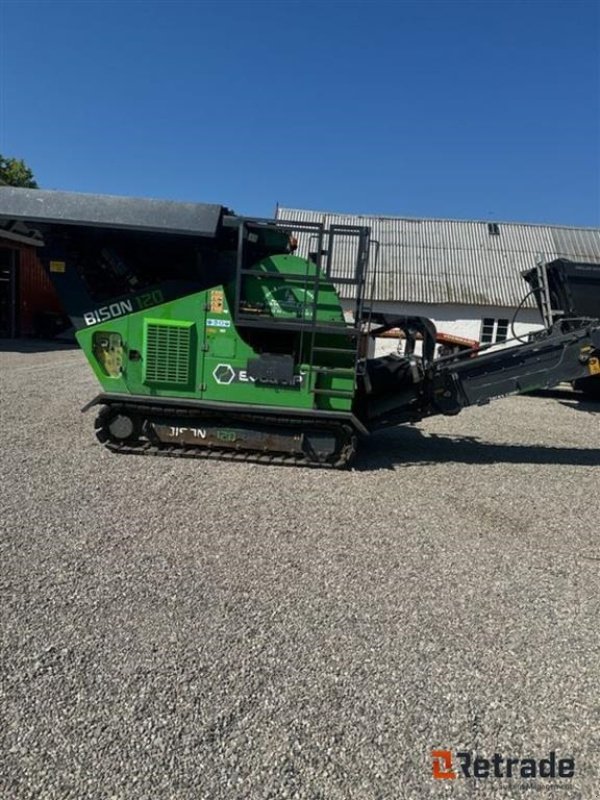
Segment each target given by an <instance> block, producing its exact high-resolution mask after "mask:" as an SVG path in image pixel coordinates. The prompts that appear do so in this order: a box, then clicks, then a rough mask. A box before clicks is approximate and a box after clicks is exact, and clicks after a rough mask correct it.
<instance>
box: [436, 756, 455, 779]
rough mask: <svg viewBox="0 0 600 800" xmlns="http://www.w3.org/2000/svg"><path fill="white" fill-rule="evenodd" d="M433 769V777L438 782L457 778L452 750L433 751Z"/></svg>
mask: <svg viewBox="0 0 600 800" xmlns="http://www.w3.org/2000/svg"><path fill="white" fill-rule="evenodd" d="M431 768H432V772H433V777H434V778H435V779H436V780H438V781H447V780H452V779H453V778H456V772H454V770H453V769H452V753H451V751H450V750H432V751H431Z"/></svg>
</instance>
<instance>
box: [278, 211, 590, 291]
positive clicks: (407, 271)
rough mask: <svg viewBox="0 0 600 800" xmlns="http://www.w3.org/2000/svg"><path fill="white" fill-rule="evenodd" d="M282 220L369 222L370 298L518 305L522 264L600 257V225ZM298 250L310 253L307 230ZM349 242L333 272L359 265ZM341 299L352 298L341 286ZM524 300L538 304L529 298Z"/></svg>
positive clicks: (286, 214)
mask: <svg viewBox="0 0 600 800" xmlns="http://www.w3.org/2000/svg"><path fill="white" fill-rule="evenodd" d="M277 218H278V219H281V220H284V219H285V220H292V221H306V222H322V223H323V224H324V225H325V226H326V227H328V226H329V225H331V224H344V225H368V226H369V227H370V228H371V236H372V238H373V239H374V240H376V241H378V242H379V259H378V265H377V272H376V275H375V288H374V294H373V299H374V300H379V301H392V302H393V301H408V302H414V303H465V304H468V305H495V306H507V307H511V306H512V307H516V306H517V305H518V304H519V303H520V302H521V300H522V299H523V297H524V296H525V294H526V293H527V285H526V284H525V282H524V280H523V278H522V277H521V272H522V271H523V270H526V269H529V268H531V267H533V266H535V264H536V263H537V262H538V261H540V260H542V261H553V260H554V259H555V258H559V257H564V258H570V259H573V260H576V261H584V262H595V263H600V228H566V227H560V226H555V225H527V224H523V223H514V222H498V223H495V224H497V226H498V231H499V234H498V235H493V234H490V232H489V230H488V222H487V221H467V220H443V219H410V218H403V217H377V216H362V215H350V214H332V213H329V212H323V211H309V210H303V209H295V208H279V209H278V211H277ZM298 238H299V245H300V247H299V250H300V253H301V254H302V255H306V254H307V253H308V250H309V249H310V248H309V243H308V237H307V236H306V235H304V236H303V235H302V234H300V235H299V237H298ZM353 255H354V247H353V246H352V244H351V242H350V240H348V241H347V242H346V241H345V240H340V241H339V242H338V243H337V245H336V253H335V258H334V274H336V275H349V274H351V271H352V270H353V268H354V258H353ZM339 289H340V294H341V296H342V297H349V296H351V294H350V292H351V289H350V290H349V289H348V287H347V286H343V285H342V286H340V287H339ZM525 305H526V306H530V307H533V306H534V305H535V303H534V301H533V298H530V299H529V300H528V301H527V302H526V303H525Z"/></svg>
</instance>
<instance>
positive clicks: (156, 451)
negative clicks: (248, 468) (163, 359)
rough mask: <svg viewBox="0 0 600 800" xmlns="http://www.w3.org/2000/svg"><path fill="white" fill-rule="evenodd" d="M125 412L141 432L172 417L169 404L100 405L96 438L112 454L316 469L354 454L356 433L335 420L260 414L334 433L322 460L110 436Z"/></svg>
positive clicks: (342, 463) (344, 463)
mask: <svg viewBox="0 0 600 800" xmlns="http://www.w3.org/2000/svg"><path fill="white" fill-rule="evenodd" d="M120 412H122V413H125V414H127V415H128V416H129V417H132V418H134V419H135V420H136V421H137V423H138V426H139V429H140V430H142V431H145V430H147V429H148V428H147V423H150V422H152V421H153V420H160V418H161V416H163V415H164V416H168V417H170V418H172V417H173V416H174V409H173V408H172V407H165V408H161V407H157V406H154V405H153V406H143V405H138V404H131V403H127V404H123V405H120V404H118V403H115V404H111V405H106V406H103V407H102V410H101V411H100V412H99V414H98V416H97V417H96V421H95V424H94V427H95V431H96V437H97V439H98V441H99V442H101V443H102V444H103V445H104V446H105V447H106V448H108V449H109V450H110V451H112V452H113V453H125V454H128V455H145V456H170V457H173V458H203V459H218V460H223V461H245V462H252V463H258V464H275V465H281V466H299V467H317V468H320V469H344V468H345V467H348V466H349V465H350V464H351V462H352V459H353V458H354V455H355V453H356V433H355V431H354V430H353V428H352V427H351V426H350V425H347V424H344V423H342V422H337V423H331V422H330V423H327V424H324V423H320V424H319V423H312V422H311V421H310V420H308V421H307V420H299V419H297V418H290V417H261V418H260V422H261V423H265V424H269V425H275V426H277V427H280V428H282V429H288V430H289V429H290V428H298V429H302V430H306V429H307V427H308V426H310V427H311V428H312V429H313V430H315V431H327V432H332V433H335V434H336V437H337V441H338V447H337V449H336V451H335V452H334V453H332V454H331V455H330V456H327V458H326V459H325V460H322V459H317V458H311V456H310V454H308V453H280V452H270V451H262V450H261V451H258V450H246V449H232V448H226V447H222V448H220V447H215V446H214V445H211V444H205V445H202V446H199V445H185V444H166V443H164V442H160V441H159V440H158V439H156V438H155V437H150V436H145V438H139V439H135V440H118V439H116V438H115V437H113V436H112V434H111V433H110V430H109V428H108V425H109V422H110V420H111V418H112V417H113V416H114V415H115V414H117V413H120ZM176 416H177V418H178V419H181V422H182V423H185V422H187V421H189V420H190V419H193V420H195V421H196V422H198V421H199V420H200V421H201V420H202V419H203V418H204V419H205V420H207V421H208V420H212V421H214V420H216V419H219V420H222V422H223V424H234V423H244V422H245V423H247V424H248V425H251V424H252V422H255V423H256V422H257V421H258V420H257V418H256V417H254V418H253V417H245V416H244V415H241V414H236V415H235V416H233V417H231V418H228V419H227V420H223V419H222V417H217V416H216V415H215V414H211V413H207V414H204V415H199V412H198V410H193V411H192V410H189V409H178V410H177V411H176Z"/></svg>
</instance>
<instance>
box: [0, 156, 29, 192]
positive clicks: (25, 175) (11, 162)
mask: <svg viewBox="0 0 600 800" xmlns="http://www.w3.org/2000/svg"><path fill="white" fill-rule="evenodd" d="M2 183H5V184H7V185H8V186H22V187H24V188H25V189H37V188H38V185H37V183H36V180H35V178H34V177H33V172H32V171H31V170H30V169H29V167H28V166H27V164H26V163H25V162H24V161H23V159H22V158H6V157H5V156H3V155H2V154H1V153H0V184H2Z"/></svg>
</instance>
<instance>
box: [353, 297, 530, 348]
mask: <svg viewBox="0 0 600 800" xmlns="http://www.w3.org/2000/svg"><path fill="white" fill-rule="evenodd" d="M343 305H344V309H345V311H347V312H350V313H352V310H353V305H352V301H343ZM373 310H374V311H381V312H384V313H386V314H397V315H407V316H418V317H427V318H428V319H430V320H432V321H433V323H434V324H435V326H436V328H437V329H438V331H440V332H441V333H451V334H454V335H456V336H463V337H464V338H466V339H474V340H476V341H479V340H480V337H481V324H482V320H483V319H484V317H491V318H493V319H508V321H509V323H510V320H511V319H512V317H513V315H514V313H515V311H516V309H515V308H507V307H506V306H473V305H463V304H458V303H457V304H444V305H436V304H434V303H431V304H427V303H373ZM514 327H515V333H516V335H517V336H524V335H525V334H527V333H530V332H531V331H535V330H539V329H540V328H542V327H543V324H542V321H541V317H540V314H539V312H538V310H537V309H532V308H524V309H521V310H520V311H519V313H518V315H517V319H516V322H515V326H514ZM508 336H509V337H512V333H511V331H510V328H509V332H508ZM398 343H399V340H398V339H377V341H376V347H375V355H377V356H380V355H385V354H387V353H393V352H396V351H397V349H398ZM417 352H418V350H417Z"/></svg>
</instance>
